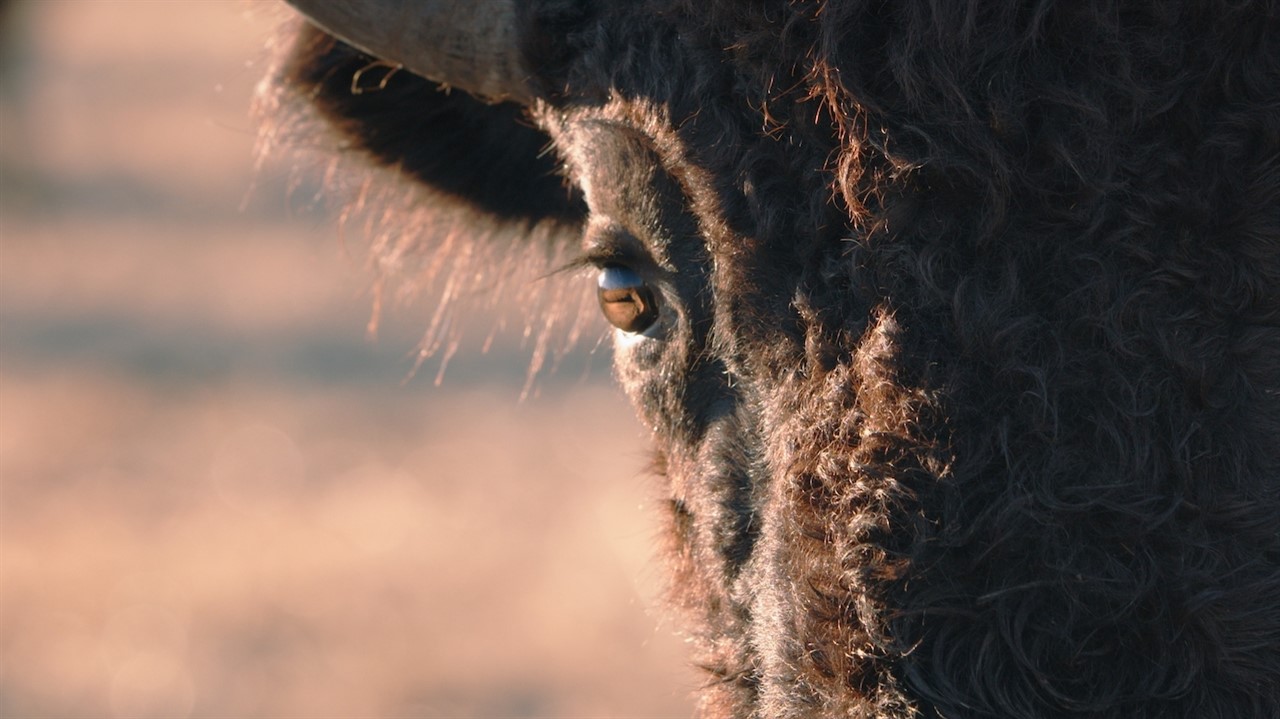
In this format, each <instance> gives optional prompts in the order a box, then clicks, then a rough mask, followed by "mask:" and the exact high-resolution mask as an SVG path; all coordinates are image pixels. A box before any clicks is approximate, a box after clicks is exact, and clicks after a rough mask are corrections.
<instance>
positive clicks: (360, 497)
mask: <svg viewBox="0 0 1280 719" xmlns="http://www.w3.org/2000/svg"><path fill="white" fill-rule="evenodd" d="M0 8H3V9H2V10H0V13H3V25H4V27H3V30H0V33H2V36H0V716H3V717H6V718H8V717H13V718H15V719H16V718H18V717H30V718H35V717H77V718H81V717H84V718H92V717H158V718H163V719H181V718H183V717H289V718H299V719H302V718H309V717H325V718H329V717H450V718H455V717H456V718H462V717H495V718H496V717H681V716H687V715H688V714H689V710H690V704H689V702H688V699H687V695H688V693H689V692H690V691H691V690H692V688H693V687H694V685H695V683H696V682H697V681H698V679H697V677H696V675H695V674H694V673H693V672H692V670H690V669H688V668H687V661H686V659H685V654H684V651H683V648H682V646H681V642H680V640H679V638H678V637H677V636H676V633H675V630H674V628H673V625H672V623H671V622H670V621H669V620H667V619H664V617H666V616H667V614H666V611H665V610H664V609H663V608H662V607H661V605H660V601H659V600H658V596H659V594H660V591H661V581H662V573H661V571H660V568H659V566H658V563H657V561H656V559H655V557H654V549H653V547H654V545H655V544H656V542H655V534H656V528H655V522H654V518H653V515H654V512H653V511H652V510H651V509H650V508H648V507H646V506H645V505H646V504H647V503H649V497H650V496H651V495H652V493H653V480H652V479H650V478H649V477H647V476H646V475H645V473H644V470H643V466H644V463H645V459H644V432H643V431H642V430H641V428H640V427H639V425H638V424H637V423H636V421H635V420H634V418H633V414H632V411H631V408H630V407H629V406H628V404H627V403H626V401H625V400H624V398H623V397H622V396H621V394H620V392H619V391H618V390H616V389H615V388H614V387H613V386H612V383H611V381H610V378H609V369H608V366H609V358H608V353H607V350H606V349H605V348H603V347H602V346H601V345H600V344H599V343H598V342H597V338H598V337H599V336H602V335H603V333H604V324H603V322H602V321H601V322H600V323H599V325H598V326H594V327H593V328H592V329H591V330H589V331H588V332H587V333H586V336H585V338H584V339H583V340H582V341H580V342H579V343H578V346H579V349H578V350H577V351H575V353H573V354H570V355H569V356H567V357H565V358H564V359H563V361H562V362H561V363H560V366H559V368H558V369H557V370H556V371H555V372H554V373H545V372H544V373H542V374H541V375H540V377H539V378H538V379H537V381H536V384H535V390H536V391H534V392H533V393H531V394H530V395H529V397H528V398H527V399H525V400H523V401H521V399H520V398H521V394H522V389H523V388H524V386H525V379H526V369H527V367H528V365H529V356H530V350H529V348H528V347H524V346H522V338H521V337H520V336H519V333H518V332H517V333H511V334H514V335H515V336H506V335H499V336H498V338H497V339H496V341H495V343H494V345H493V347H492V348H491V349H490V350H489V351H488V352H487V353H483V354H482V353H480V352H479V349H478V347H476V346H474V345H477V344H479V343H471V344H465V343H464V344H463V345H462V346H461V348H460V349H459V352H458V354H457V355H456V356H455V357H454V358H453V359H452V362H451V364H450V365H449V370H448V372H446V373H445V375H444V378H443V382H441V383H440V384H439V385H438V386H437V385H436V384H435V382H434V380H435V377H436V371H435V368H434V367H433V366H432V364H431V361H428V363H427V365H426V366H424V367H423V368H422V369H421V370H419V371H417V372H416V373H415V372H414V371H413V369H414V360H415V357H414V355H415V348H416V346H417V343H418V341H419V339H420V337H421V336H422V333H423V331H424V328H425V325H426V323H427V318H428V316H429V315H430V307H428V306H424V305H423V303H421V302H420V303H418V304H412V303H410V304H407V305H404V306H401V307H399V308H397V309H395V310H392V311H387V312H384V313H383V314H384V316H383V317H382V322H381V328H380V330H379V333H378V338H377V339H376V341H374V340H371V339H369V338H367V337H366V333H365V326H366V323H367V322H368V320H369V317H370V312H371V307H372V305H373V300H372V298H371V296H370V287H371V284H372V279H373V278H372V276H371V273H370V272H369V271H368V270H367V269H366V262H365V260H364V256H363V254H362V252H361V250H360V247H359V242H360V240H359V238H358V237H357V238H352V237H347V238H345V239H343V238H340V237H339V232H338V230H337V228H336V226H337V223H336V222H335V214H336V213H335V212H333V211H331V210H326V209H324V208H323V207H322V206H318V205H316V203H313V202H308V201H299V199H298V198H299V195H307V194H308V192H311V193H312V194H314V192H313V191H312V190H304V191H302V192H298V191H297V190H296V189H295V190H294V191H292V192H291V191H290V187H291V185H298V184H299V183H301V185H302V186H303V187H304V188H305V187H308V184H307V183H308V182H310V183H312V186H314V187H319V184H320V183H319V182H318V180H315V179H314V178H311V179H308V178H307V177H306V176H305V175H303V176H301V177H300V178H299V177H298V176H296V175H293V174H292V172H291V165H290V163H291V161H290V159H289V158H288V157H274V158H270V159H268V161H267V162H266V164H265V165H264V166H263V167H262V168H261V170H260V171H259V172H257V173H255V172H254V162H255V157H254V152H253V146H254V141H255V134H256V129H255V126H254V121H253V120H251V119H250V117H249V105H250V102H251V97H252V94H253V89H254V86H255V84H256V83H257V82H258V81H259V80H260V79H261V77H262V75H263V74H264V72H265V71H266V68H265V63H266V61H267V56H268V53H267V50H266V47H267V45H268V43H269V41H270V38H271V37H272V35H273V31H274V30H275V29H276V28H277V27H278V25H279V23H280V22H281V21H282V20H287V19H288V16H289V12H288V11H287V10H286V9H284V8H283V7H280V6H279V5H278V4H277V3H274V2H245V1H244V0H206V1H203V2H200V1H194V0H182V1H179V0H165V1H164V2H158V1H154V0H132V1H128V0H120V1H107V0H28V1H26V2H23V1H21V0H19V1H17V2H0ZM251 188H253V189H252V190H251ZM347 234H351V233H350V232H348V233H347ZM583 291H584V292H589V291H590V288H589V287H586V286H584V288H583ZM470 321H471V322H473V323H475V324H476V325H477V326H478V327H479V328H480V334H481V335H482V336H483V335H484V334H486V332H487V330H486V329H485V327H486V322H488V323H489V324H492V322H493V321H492V320H488V319H487V318H485V317H473V318H471V320H470Z"/></svg>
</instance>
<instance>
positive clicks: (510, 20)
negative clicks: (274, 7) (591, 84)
mask: <svg viewBox="0 0 1280 719" xmlns="http://www.w3.org/2000/svg"><path fill="white" fill-rule="evenodd" d="M288 2H289V4H291V5H293V6H294V7H295V8H297V9H298V10H299V11H300V12H301V13H302V14H304V15H306V16H307V17H308V18H309V19H310V20H311V21H312V22H314V23H315V24H316V25H318V26H320V27H321V28H322V29H323V30H325V31H326V32H328V33H329V34H330V35H333V36H335V37H337V38H339V39H341V40H343V41H344V42H346V43H347V44H349V45H351V46H353V47H356V48H358V49H360V50H362V51H364V52H367V53H369V54H370V55H373V56H374V57H377V58H380V59H382V60H386V61H388V62H394V63H397V64H399V65H403V66H404V67H405V68H407V69H409V70H410V71H412V72H414V73H416V74H418V75H422V76H423V77H425V78H427V79H430V80H434V81H436V82H439V83H442V84H447V85H451V86H454V87H458V88H461V89H463V90H466V91H467V92H470V93H472V94H473V95H477V96H479V97H481V98H484V99H486V100H491V101H495V102H496V101H501V100H512V101H515V102H519V103H521V104H528V103H529V102H530V101H531V100H532V92H531V90H530V88H529V82H528V72H526V71H525V70H524V68H523V65H522V63H521V61H520V57H519V50H518V42H517V38H516V11H515V2H514V0H425V1H424V0H288Z"/></svg>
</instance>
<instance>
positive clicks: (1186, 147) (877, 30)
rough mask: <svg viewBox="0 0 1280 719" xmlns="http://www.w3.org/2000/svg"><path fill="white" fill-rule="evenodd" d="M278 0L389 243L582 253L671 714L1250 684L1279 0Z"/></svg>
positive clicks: (1271, 530) (930, 713)
mask: <svg viewBox="0 0 1280 719" xmlns="http://www.w3.org/2000/svg"><path fill="white" fill-rule="evenodd" d="M291 2H292V3H293V4H294V5H296V6H297V7H299V8H300V9H301V10H302V12H303V13H304V14H305V15H306V16H307V17H308V18H309V19H310V20H311V21H312V23H314V24H309V25H306V26H302V27H300V29H299V30H298V31H297V34H296V36H295V37H294V40H293V42H292V45H291V49H290V50H289V51H288V53H287V57H286V58H285V60H284V61H283V62H282V64H281V67H280V68H279V70H278V72H277V73H276V75H275V77H274V86H275V88H276V89H277V90H278V92H279V93H280V94H281V96H285V97H290V98H292V104H293V106H295V107H301V108H302V110H301V111H302V112H304V113H306V112H310V113H312V116H315V117H320V118H323V119H324V120H325V121H327V122H328V123H329V124H330V125H331V126H332V127H333V128H335V129H336V130H337V133H338V137H339V138H341V141H342V143H343V144H345V146H347V147H349V148H354V149H356V150H358V151H359V152H360V153H362V154H363V155H364V156H367V157H369V158H372V159H373V160H374V161H376V162H378V163H381V164H383V165H386V166H389V167H394V168H396V169H397V171H398V173H399V176H400V177H401V178H404V179H405V180H406V181H408V182H411V183H413V184H415V185H417V186H419V187H421V188H423V189H422V191H421V193H420V195H419V197H421V198H422V199H421V202H422V203H424V205H425V206H426V207H427V209H426V210H425V211H427V212H429V213H431V216H432V217H436V218H445V219H442V220H440V221H439V222H436V223H435V224H433V225H432V226H431V228H428V229H427V230H424V232H426V234H428V235H431V236H432V237H434V238H435V239H434V240H432V239H431V237H428V238H427V239H422V238H419V239H417V240H414V241H413V242H412V243H409V244H410V245H412V246H413V247H415V248H417V249H419V250H421V251H422V252H425V253H426V254H427V255H428V256H430V255H431V253H433V252H436V251H439V252H441V253H444V252H445V250H446V249H449V250H450V251H452V252H453V254H454V255H458V254H460V253H459V252H458V248H459V247H463V248H467V247H480V246H484V247H487V248H489V250H490V254H489V255H477V256H488V257H492V256H495V255H500V254H502V253H503V252H507V251H508V250H509V249H512V248H515V247H516V246H517V245H519V246H522V247H532V246H539V247H546V246H550V247H553V248H559V249H560V250H563V251H566V252H568V251H571V252H573V253H574V258H573V259H568V260H566V263H565V264H567V265H568V266H569V267H570V269H574V270H586V271H588V273H590V272H594V273H595V276H596V278H597V280H596V283H595V287H594V288H593V287H590V286H584V287H582V293H583V294H584V295H585V296H588V297H590V293H591V292H594V293H595V295H596V299H598V302H599V305H600V310H601V312H602V313H603V316H604V318H605V320H607V321H608V322H609V323H610V324H611V325H612V326H613V328H614V329H613V331H612V334H613V338H614V365H615V373H616V375H617V378H618V380H619V381H620V383H621V385H622V386H623V388H624V389H625V391H626V392H627V394H628V395H629V397H630V398H631V400H632V401H633V403H634V405H635V407H636V410H637V412H638V413H639V415H640V416H641V417H642V419H643V421H644V422H645V424H646V425H647V427H648V428H649V429H650V430H651V432H652V438H653V442H652V443H653V450H652V452H653V461H652V464H653V468H654V473H655V474H656V475H657V476H658V477H659V478H660V482H661V486H662V492H663V497H664V502H663V513H664V517H665V518H664V535H665V539H666V544H667V546H666V548H665V556H666V563H667V565H668V566H669V568H670V571H671V586H672V591H671V594H672V603H673V604H674V605H675V606H676V607H677V608H678V610H679V611H680V612H681V613H682V614H683V616H684V617H685V618H686V621H687V622H688V624H689V626H690V630H689V631H690V634H691V636H692V637H693V640H694V641H693V643H692V644H693V651H694V657H693V661H694V662H696V664H697V665H698V666H699V667H701V669H702V670H703V671H704V672H705V677H706V682H705V685H704V686H703V687H702V689H701V690H700V694H699V712H700V715H701V716H703V717H706V718H707V719H717V718H718V719H730V718H733V719H749V718H754V719H775V718H776V719H782V718H786V719H800V718H802V717H861V718H867V719H870V718H873V717H874V718H876V719H907V718H908V717H910V718H918V719H925V718H928V717H934V718H943V717H945V718H947V719H959V718H961V717H964V718H978V717H1017V718H1025V719H1043V718H1048V717H1115V718H1117V719H1118V718H1120V717H1124V718H1125V719H1143V718H1145V719H1155V718H1157V717H1158V718H1161V719H1177V718H1179V717H1186V718H1191V717H1196V718H1203V719H1210V718H1216V719H1248V718H1253V719H1264V718H1265V719H1275V718H1276V717H1280V4H1277V3H1276V2H1274V0H1270V1H1268V0H1257V1H1251V0H1217V1H1215V0H1203V1H1200V0H1131V1H1129V2H1116V1H1114V0H1074V1H1073V2H1061V1H1060V2H1055V1H1053V0H954V1H953V2H938V1H937V0H899V1H897V2H882V1H879V0H874V1H873V0H597V1H596V2H585V1H583V0H520V1H518V2H517V0H469V1H468V2H453V1H449V0H434V1H424V2H408V1H407V0H291ZM281 111H282V112H283V110H281ZM433 242H435V244H433ZM405 246H409V245H405ZM433 248H435V249H433ZM494 248H497V249H496V250H495V249H494ZM461 254H466V253H465V252H463V253H461ZM441 256H442V257H445V256H446V255H444V254H442V255H441Z"/></svg>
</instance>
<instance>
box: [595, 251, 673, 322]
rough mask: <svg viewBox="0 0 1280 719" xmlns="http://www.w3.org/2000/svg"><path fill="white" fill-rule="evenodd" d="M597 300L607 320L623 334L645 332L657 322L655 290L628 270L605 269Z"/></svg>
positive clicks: (608, 267) (633, 271)
mask: <svg viewBox="0 0 1280 719" xmlns="http://www.w3.org/2000/svg"><path fill="white" fill-rule="evenodd" d="M596 296H597V297H598V298H599V300H600V310H601V311H602V312H603V313H604V317H605V319H607V320H609V324H611V325H613V326H614V327H617V328H618V329H620V330H622V331H623V332H633V333H634V332H643V331H645V330H646V329H648V328H649V327H650V326H651V325H652V324H653V323H654V321H656V320H657V319H658V304H657V302H656V301H655V298H654V294H653V290H652V289H650V287H649V285H647V284H646V283H645V281H644V279H642V278H641V277H640V275H639V274H638V273H637V272H636V271H635V270H632V269H631V268H629V267H622V266H620V265H608V266H606V267H604V268H602V269H601V270H600V279H599V283H598V289H597V291H596Z"/></svg>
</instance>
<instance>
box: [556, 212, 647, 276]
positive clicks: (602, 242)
mask: <svg viewBox="0 0 1280 719" xmlns="http://www.w3.org/2000/svg"><path fill="white" fill-rule="evenodd" d="M584 244H585V245H586V247H585V249H584V250H583V252H582V254H581V255H579V256H578V259H577V260H576V261H575V263H574V264H576V265H578V266H592V267H596V268H598V269H599V268H604V267H607V266H609V265H625V266H627V267H630V268H632V269H634V270H638V271H639V270H654V269H657V263H656V262H654V259H653V257H652V256H651V255H650V254H649V252H648V250H647V249H646V248H645V246H644V243H643V242H641V241H640V240H639V239H637V238H636V237H635V235H633V234H632V233H630V232H628V231H627V230H626V229H624V228H622V227H620V226H618V225H616V224H613V223H609V224H604V223H602V224H601V225H598V226H595V227H588V229H587V235H586V239H585V243H584Z"/></svg>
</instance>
